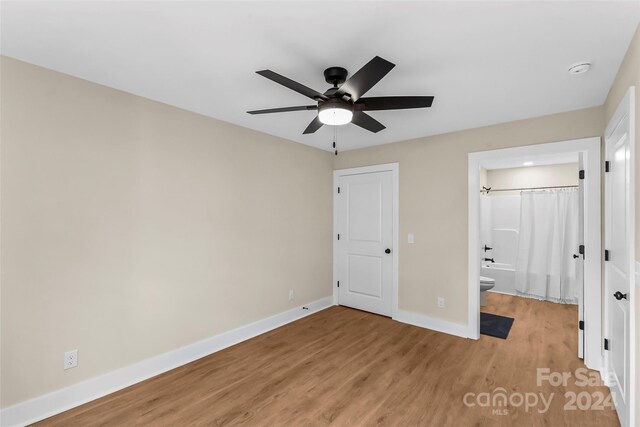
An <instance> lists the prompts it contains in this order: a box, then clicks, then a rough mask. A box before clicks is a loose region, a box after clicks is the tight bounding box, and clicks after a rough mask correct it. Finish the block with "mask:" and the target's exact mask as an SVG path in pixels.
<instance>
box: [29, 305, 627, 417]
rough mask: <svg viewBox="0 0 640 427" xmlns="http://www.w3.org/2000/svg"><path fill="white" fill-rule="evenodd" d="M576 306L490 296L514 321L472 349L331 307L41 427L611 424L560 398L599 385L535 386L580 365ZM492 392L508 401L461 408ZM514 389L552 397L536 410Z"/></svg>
mask: <svg viewBox="0 0 640 427" xmlns="http://www.w3.org/2000/svg"><path fill="white" fill-rule="evenodd" d="M576 310H577V309H576V307H575V306H568V305H560V304H553V303H548V302H540V301H534V300H530V299H524V298H517V297H509V296H505V295H499V294H490V295H489V305H488V306H487V307H484V308H483V311H487V312H491V313H495V314H503V315H507V316H510V317H514V318H515V322H514V325H513V328H512V330H511V333H510V335H509V338H508V339H507V340H501V339H497V338H492V337H487V336H482V338H481V339H480V340H479V341H473V340H467V339H463V338H457V337H454V336H450V335H445V334H441V333H437V332H433V331H430V330H427V329H422V328H418V327H414V326H410V325H406V324H402V323H399V322H395V321H392V320H391V319H388V318H385V317H381V316H377V315H373V314H370V313H365V312H362V311H358V310H352V309H349V308H344V307H332V308H329V309H327V310H324V311H322V312H319V313H316V314H314V315H311V316H309V317H306V318H304V319H302V320H300V321H297V322H294V323H292V324H289V325H287V326H284V327H282V328H279V329H277V330H274V331H271V332H269V333H267V334H264V335H261V336H259V337H256V338H254V339H252V340H249V341H246V342H244V343H241V344H238V345H236V346H234V347H230V348H228V349H226V350H223V351H220V352H218V353H215V354H213V355H211V356H208V357H205V358H203V359H200V360H198V361H196V362H193V363H190V364H188V365H185V366H183V367H180V368H178V369H175V370H173V371H170V372H167V373H165V374H162V375H159V376H157V377H155V378H152V379H149V380H147V381H144V382H142V383H139V384H136V385H134V386H132V387H129V388H127V389H124V390H121V391H119V392H117V393H114V394H112V395H109V396H106V397H104V398H102V399H99V400H96V401H94V402H91V403H88V404H86V405H83V406H80V407H78V408H75V409H72V410H70V411H68V412H65V413H62V414H60V415H57V416H55V417H52V418H49V419H47V420H44V421H43V422H40V423H39V424H38V425H43V426H44V425H47V426H93V425H112V426H133V425H136V426H144V425H153V426H184V425H214V426H222V425H241V424H244V425H256V426H279V425H295V426H322V425H328V424H332V425H337V426H342V425H393V426H417V425H421V426H456V427H458V426H515V425H517V426H525V425H526V426H600V427H602V426H617V425H618V421H617V418H616V415H615V412H613V411H612V410H611V409H604V410H580V409H577V410H564V409H563V407H564V405H565V403H566V402H567V400H566V398H565V393H566V392H587V393H588V394H590V395H591V394H594V393H596V394H597V393H603V394H604V395H607V396H608V394H609V392H608V389H607V388H606V387H603V386H596V387H578V386H576V385H575V378H574V375H572V378H571V379H570V380H569V382H568V384H567V385H566V386H557V387H552V386H550V385H549V384H548V383H547V382H545V383H543V385H541V386H537V385H536V368H549V369H550V370H551V371H558V372H572V373H573V372H574V371H575V370H576V369H578V368H581V367H584V365H583V363H582V362H581V361H580V359H578V358H577V356H576V354H577V337H576V324H577V311H576ZM498 387H503V388H504V389H505V390H506V393H507V394H508V395H509V396H511V397H512V399H514V400H513V401H512V403H513V404H509V405H508V406H506V407H501V406H496V407H487V406H478V405H476V406H474V407H469V406H466V405H465V403H464V402H463V399H464V396H465V395H466V394H467V393H476V396H477V395H479V394H480V393H483V392H486V393H489V394H490V395H491V396H493V395H494V393H493V391H494V390H495V389H496V388H498ZM516 393H523V394H524V393H537V394H539V393H542V394H543V395H544V396H545V399H548V398H549V396H550V394H551V393H553V394H554V396H553V400H552V401H551V405H550V408H549V410H548V411H547V412H546V413H539V412H538V410H542V409H543V407H544V405H543V404H542V403H540V404H538V406H537V407H534V408H531V409H529V410H526V409H525V407H524V406H519V405H520V403H519V400H518V399H517V398H513V395H515V394H516ZM530 399H532V398H530ZM467 400H468V401H469V402H477V401H476V400H475V399H473V398H470V397H468V398H467ZM481 402H484V401H483V400H482V399H481ZM498 404H499V402H498Z"/></svg>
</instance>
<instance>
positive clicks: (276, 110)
mask: <svg viewBox="0 0 640 427" xmlns="http://www.w3.org/2000/svg"><path fill="white" fill-rule="evenodd" d="M317 109H318V106H317V105H302V106H300V107H282V108H269V109H267V110H253V111H247V113H249V114H268V113H287V112H289V111H305V110H317Z"/></svg>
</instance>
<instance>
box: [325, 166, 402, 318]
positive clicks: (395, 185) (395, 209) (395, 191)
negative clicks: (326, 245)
mask: <svg viewBox="0 0 640 427" xmlns="http://www.w3.org/2000/svg"><path fill="white" fill-rule="evenodd" d="M386 171H389V172H391V173H392V205H393V206H392V217H393V219H392V228H393V237H392V242H393V243H392V244H393V250H392V252H391V257H392V290H391V317H392V318H395V317H396V315H397V312H398V259H399V258H398V254H399V252H400V245H399V192H400V183H399V173H400V164H399V163H386V164H380V165H371V166H363V167H357V168H348V169H337V170H334V171H333V231H334V233H333V304H334V305H338V304H339V289H338V281H339V280H340V279H339V274H338V267H339V266H338V264H339V262H338V254H339V252H338V243H339V242H338V238H337V236H338V233H339V230H338V224H339V222H338V221H339V219H338V197H340V196H341V195H342V194H340V193H338V187H339V180H340V177H342V176H351V175H362V174H368V173H375V172H386ZM341 286H342V285H341Z"/></svg>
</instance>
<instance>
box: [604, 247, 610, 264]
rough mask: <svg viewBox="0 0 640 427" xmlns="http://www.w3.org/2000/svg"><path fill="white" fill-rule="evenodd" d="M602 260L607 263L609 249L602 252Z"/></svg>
mask: <svg viewBox="0 0 640 427" xmlns="http://www.w3.org/2000/svg"><path fill="white" fill-rule="evenodd" d="M604 260H605V261H609V249H605V250H604Z"/></svg>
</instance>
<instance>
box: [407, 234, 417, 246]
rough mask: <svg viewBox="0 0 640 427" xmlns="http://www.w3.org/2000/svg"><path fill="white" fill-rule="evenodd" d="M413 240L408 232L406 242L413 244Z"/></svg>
mask: <svg viewBox="0 0 640 427" xmlns="http://www.w3.org/2000/svg"><path fill="white" fill-rule="evenodd" d="M415 242H416V239H414V237H413V234H411V233H409V234H408V235H407V243H411V244H413V243H415Z"/></svg>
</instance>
